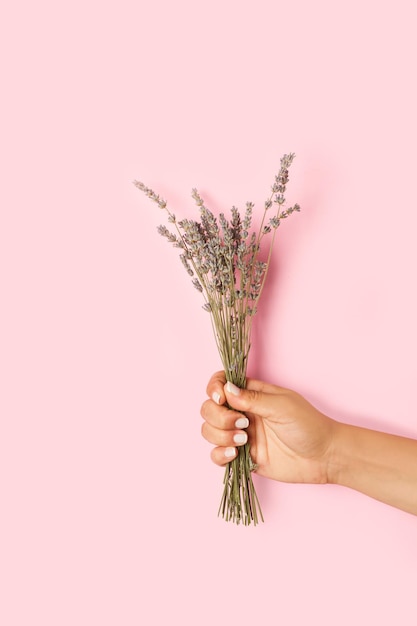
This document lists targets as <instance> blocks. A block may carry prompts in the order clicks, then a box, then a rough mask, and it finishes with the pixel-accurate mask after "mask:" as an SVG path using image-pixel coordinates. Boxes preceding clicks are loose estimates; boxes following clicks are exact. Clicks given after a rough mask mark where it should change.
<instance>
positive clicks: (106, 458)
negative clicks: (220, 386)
mask: <svg viewBox="0 0 417 626" xmlns="http://www.w3.org/2000/svg"><path fill="white" fill-rule="evenodd" d="M414 4H415V3H414V2H412V1H411V0H409V1H406V0H397V2H388V1H387V2H376V1H368V2H367V1H364V0H361V1H360V2H359V1H358V0H352V1H351V2H349V3H338V2H334V1H333V2H331V1H330V0H318V1H316V2H308V1H307V0H291V1H288V2H285V3H284V2H282V1H278V2H277V1H273V0H258V1H257V2H256V3H244V2H243V3H242V2H241V1H240V2H238V1H237V0H236V1H231V0H222V1H220V0H211V1H210V2H208V1H206V2H199V1H198V0H194V1H191V0H177V2H169V1H168V0H153V1H152V2H146V3H144V2H140V1H136V2H133V1H128V0H118V2H115V1H113V2H111V1H108V2H107V1H102V2H98V1H93V0H83V2H81V1H80V0H73V1H72V2H56V1H52V0H50V1H46V0H39V1H38V2H28V1H26V2H25V1H21V2H19V1H16V2H13V3H12V2H6V3H4V5H3V8H2V10H1V13H2V15H1V19H0V24H1V26H0V28H1V30H2V33H1V37H0V46H1V62H2V78H1V88H2V93H3V95H2V102H1V106H2V115H1V122H0V123H1V126H2V128H1V151H2V157H1V159H2V162H1V178H2V183H1V188H0V194H1V199H0V200H1V205H0V206H1V230H0V238H1V242H0V257H1V259H0V275H1V298H2V304H1V310H0V315H1V325H0V333H1V357H0V358H1V378H0V385H1V394H0V395H1V397H0V403H1V437H0V490H1V494H0V496H1V499H0V506H1V516H0V527H1V532H0V542H1V545H0V550H1V554H0V575H1V585H0V588H1V595H2V598H1V602H0V623H1V624H2V625H3V624H4V626H14V625H19V626H21V625H22V626H23V625H24V626H32V625H38V624H39V625H42V626H50V625H51V626H52V625H54V626H57V625H59V626H67V625H71V626H73V625H74V624H77V625H80V626H90V625H93V624H94V625H95V624H97V625H100V626H107V625H123V626H130V625H138V624H146V625H154V624H155V625H160V624H172V623H181V624H185V625H187V626H188V625H190V626H191V625H193V626H194V624H198V623H203V624H206V623H207V624H208V623H210V624H226V623H227V624H229V623H235V622H236V623H239V624H241V625H243V626H246V625H248V626H249V625H253V624H275V623H276V624H282V625H285V626H301V625H304V624H307V623H308V624H319V623H320V624H323V625H328V626H330V625H334V624H337V625H338V626H350V625H351V624H361V625H362V624H363V625H368V624H378V625H384V626H385V625H387V626H388V625H391V624H401V625H402V626H408V625H413V626H414V625H415V624H416V604H415V588H416V573H417V522H416V518H415V517H413V516H411V515H408V514H406V513H403V512H401V511H397V510H395V509H393V508H391V507H389V506H386V505H383V504H380V503H378V502H375V501H373V500H371V499H369V498H366V497H365V496H363V495H361V494H358V493H354V492H352V491H349V490H347V489H343V488H337V487H332V486H324V487H323V486H321V487H313V486H300V485H281V484H278V483H268V482H267V481H262V480H261V479H258V480H257V486H258V490H259V495H260V497H261V501H262V505H263V510H264V514H265V517H266V523H265V524H264V525H262V526H260V527H257V528H249V529H246V528H241V527H235V526H233V525H229V524H227V523H225V522H223V521H222V520H221V519H218V518H217V507H218V503H219V499H220V495H221V483H222V478H223V470H221V469H219V468H217V467H216V466H214V465H213V464H212V463H211V462H210V460H209V451H210V446H209V445H208V444H207V443H206V442H205V441H204V440H203V439H202V438H201V437H200V426H201V418H200V416H199V409H200V405H201V403H202V402H203V400H204V398H205V387H206V382H207V380H208V378H209V376H210V375H211V373H212V372H213V371H215V370H217V369H219V368H220V363H219V359H218V356H217V354H216V351H215V347H214V340H213V338H212V336H211V329H210V324H209V319H208V316H207V314H206V313H205V312H204V311H202V309H201V307H200V305H201V301H200V297H199V294H198V293H197V292H196V291H195V290H194V289H193V288H192V286H191V284H190V283H189V281H188V277H187V276H186V274H185V273H184V271H183V270H182V268H181V266H180V263H179V261H178V260H177V258H176V252H175V251H174V250H173V249H171V248H170V247H169V246H168V245H167V244H166V243H165V242H164V241H163V240H162V239H161V238H160V237H159V236H158V234H157V233H156V230H155V227H156V226H157V225H158V224H159V223H160V222H161V221H162V217H163V214H162V213H161V212H159V210H158V209H157V208H156V207H155V206H154V205H153V204H151V203H150V202H149V201H148V200H147V199H146V198H145V197H144V196H142V195H141V194H140V193H139V192H138V191H137V190H136V189H135V188H134V187H133V185H132V184H131V181H132V180H133V179H134V178H139V179H141V180H143V181H144V182H145V183H146V184H148V185H150V186H152V187H154V188H155V189H156V190H157V191H159V192H160V193H162V194H163V195H164V196H165V197H166V198H167V199H168V201H169V203H170V206H171V208H172V209H173V210H174V211H176V212H177V213H178V214H179V215H182V216H184V215H188V214H193V215H194V206H193V202H192V200H191V198H190V191H191V188H192V187H194V186H196V187H198V188H199V190H200V192H201V193H202V194H203V195H204V197H205V198H206V199H207V201H208V203H209V204H210V206H211V207H212V208H213V209H214V210H215V211H219V210H229V208H230V206H231V205H232V204H237V205H239V206H240V207H243V206H244V203H245V202H246V201H247V200H252V201H254V202H255V203H257V206H258V207H260V206H261V204H262V202H263V200H264V199H265V198H266V195H267V194H268V190H269V186H270V184H271V182H272V180H273V177H274V175H275V173H276V171H277V168H278V166H279V159H280V157H281V155H282V154H283V153H284V152H289V151H293V152H295V153H296V154H297V158H296V161H295V162H294V164H293V168H292V179H291V184H290V188H289V194H288V197H289V199H290V201H292V202H297V201H298V202H300V204H301V205H302V213H300V214H297V215H294V216H292V218H291V220H288V222H286V223H284V224H283V226H282V228H281V229H280V231H279V240H278V246H277V248H276V254H275V256H274V261H273V265H272V271H271V275H270V279H271V280H270V281H269V283H268V287H267V290H266V292H265V294H264V299H263V305H262V306H261V312H260V314H259V317H258V318H257V319H256V321H255V326H256V330H255V333H254V338H253V339H254V348H253V353H252V361H251V364H250V372H251V374H252V375H256V376H258V377H263V378H265V379H268V380H269V381H271V382H276V383H279V384H281V385H285V386H290V387H292V388H295V389H296V390H298V391H300V392H301V393H303V394H304V395H305V396H306V397H308V398H309V399H310V400H311V401H312V402H313V403H314V404H316V406H318V407H319V408H320V409H321V410H323V411H325V412H328V414H330V415H332V416H333V417H335V418H337V419H341V420H345V421H348V422H351V423H357V424H362V425H366V426H371V427H374V428H377V429H382V430H388V431H391V432H396V433H401V434H406V435H409V436H413V437H416V436H417V423H416V400H415V389H416V382H417V380H416V379H417V375H416V366H415V360H416V356H415V355H416V353H417V333H416V325H415V320H416V318H417V303H416V298H415V283H416V279H415V276H416V261H417V248H416V245H415V237H416V235H415V233H416V227H417V214H416V199H415V198H416V195H415V179H416V174H415V171H416V164H415V146H416V143H417V132H416V113H415V112H416V110H417V102H416V91H415V61H416V52H417V45H416V38H415V8H414Z"/></svg>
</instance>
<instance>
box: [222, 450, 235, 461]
mask: <svg viewBox="0 0 417 626" xmlns="http://www.w3.org/2000/svg"><path fill="white" fill-rule="evenodd" d="M224 456H225V457H227V458H228V459H230V458H231V457H232V456H236V448H226V450H225V451H224Z"/></svg>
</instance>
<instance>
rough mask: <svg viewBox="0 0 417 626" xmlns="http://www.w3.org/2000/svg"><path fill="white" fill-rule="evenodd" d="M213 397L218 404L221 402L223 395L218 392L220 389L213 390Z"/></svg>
mask: <svg viewBox="0 0 417 626" xmlns="http://www.w3.org/2000/svg"><path fill="white" fill-rule="evenodd" d="M211 397H212V399H213V400H214V402H215V403H216V404H220V397H221V396H220V394H219V392H218V391H214V392H213V395H212V396H211Z"/></svg>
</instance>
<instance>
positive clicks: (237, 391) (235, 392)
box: [226, 380, 240, 396]
mask: <svg viewBox="0 0 417 626" xmlns="http://www.w3.org/2000/svg"><path fill="white" fill-rule="evenodd" d="M226 389H227V391H228V392H229V393H232V394H233V395H234V396H240V389H239V387H236V385H234V384H233V383H231V382H230V381H229V380H228V381H227V383H226Z"/></svg>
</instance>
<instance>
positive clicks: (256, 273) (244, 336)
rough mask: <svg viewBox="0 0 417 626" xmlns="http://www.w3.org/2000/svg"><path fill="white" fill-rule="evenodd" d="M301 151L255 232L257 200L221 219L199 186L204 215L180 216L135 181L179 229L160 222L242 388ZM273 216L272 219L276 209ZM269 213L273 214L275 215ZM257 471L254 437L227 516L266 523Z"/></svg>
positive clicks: (229, 484) (227, 491)
mask: <svg viewBox="0 0 417 626" xmlns="http://www.w3.org/2000/svg"><path fill="white" fill-rule="evenodd" d="M294 156H295V155H294V154H286V155H284V156H283V157H282V158H281V167H280V170H279V172H278V174H277V176H276V177H275V181H274V184H273V185H272V188H271V194H270V197H269V198H268V199H267V200H266V201H265V204H264V213H263V217H262V221H261V225H260V228H259V230H258V232H257V233H255V232H252V233H250V228H251V225H252V214H253V209H254V204H253V203H252V202H247V203H246V209H245V212H244V215H243V219H242V216H241V215H240V213H239V210H238V209H237V208H236V207H232V210H231V218H230V220H228V219H226V217H225V215H224V214H223V213H221V214H220V215H219V216H218V218H216V217H215V216H214V215H213V213H212V212H211V211H210V210H209V209H208V208H207V207H206V206H205V204H204V201H203V199H202V198H201V196H200V194H199V193H198V191H197V189H193V190H192V197H193V199H194V201H195V203H196V205H197V206H198V208H199V212H200V221H199V222H198V221H195V220H189V219H183V220H180V221H177V218H176V217H175V215H174V214H173V213H171V212H170V210H169V209H168V207H167V203H166V201H165V200H164V199H163V198H161V197H160V196H159V195H158V194H156V193H155V192H154V191H152V189H149V187H146V186H145V185H144V184H143V183H141V182H138V181H135V182H134V184H135V185H136V187H137V188H138V189H140V190H141V191H142V192H144V193H145V194H146V195H147V196H148V198H150V199H151V200H152V201H153V202H155V203H156V204H157V205H158V206H159V207H160V208H161V209H163V210H165V211H166V212H167V214H168V222H169V223H171V224H173V226H174V230H175V232H171V231H170V230H168V228H167V227H166V226H159V227H158V232H159V233H160V235H162V236H163V237H165V238H166V239H167V240H168V242H169V243H171V244H173V245H174V247H176V248H179V250H180V259H181V262H182V264H183V266H184V268H185V270H186V272H187V273H188V274H189V275H190V276H191V277H192V283H193V285H194V287H195V288H196V289H197V290H198V291H199V292H201V293H202V295H203V298H204V304H203V308H204V310H205V311H207V312H209V313H210V317H211V322H212V326H213V332H214V337H215V339H216V344H217V348H218V351H219V354H220V358H221V360H222V364H223V368H224V371H225V374H226V379H227V380H229V381H230V382H232V383H234V384H235V385H237V386H238V387H242V388H244V387H245V386H246V371H247V364H248V357H249V350H250V337H251V327H252V320H253V317H254V315H255V314H256V312H257V306H258V302H259V298H260V296H261V294H262V290H263V287H264V285H265V279H266V275H267V272H268V268H269V264H270V260H271V254H272V248H273V244H274V240H275V235H276V231H277V229H278V227H279V225H280V224H281V220H283V219H285V218H287V217H288V216H289V215H291V214H292V213H293V212H294V211H299V210H300V207H299V205H298V204H294V205H293V206H291V207H289V208H286V209H284V208H283V206H284V205H285V192H286V187H287V183H288V180H289V178H288V176H289V167H290V165H291V163H292V161H293V159H294ZM271 212H273V213H274V214H273V215H272V216H271V217H269V214H270V213H271ZM268 218H269V219H268ZM264 237H268V238H269V243H268V249H267V253H266V260H261V259H260V256H261V254H262V252H261V244H262V242H263V239H264ZM255 469H256V466H255V465H254V463H253V461H252V459H251V455H250V446H249V443H246V444H245V445H244V446H240V447H239V448H238V456H237V457H236V458H235V459H233V461H231V462H229V463H228V464H227V466H226V471H225V477H224V490H223V496H222V499H221V503H220V508H219V514H221V515H222V516H223V518H225V519H226V520H227V521H233V522H235V523H237V524H239V523H240V522H242V523H243V524H245V525H249V524H251V523H254V524H257V523H258V521H259V518H260V519H261V520H262V521H263V517H262V512H261V508H260V505H259V501H258V497H257V495H256V491H255V488H254V485H253V481H252V476H251V472H252V471H253V470H255Z"/></svg>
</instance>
